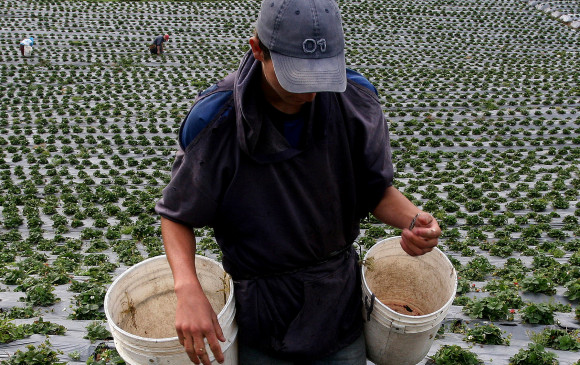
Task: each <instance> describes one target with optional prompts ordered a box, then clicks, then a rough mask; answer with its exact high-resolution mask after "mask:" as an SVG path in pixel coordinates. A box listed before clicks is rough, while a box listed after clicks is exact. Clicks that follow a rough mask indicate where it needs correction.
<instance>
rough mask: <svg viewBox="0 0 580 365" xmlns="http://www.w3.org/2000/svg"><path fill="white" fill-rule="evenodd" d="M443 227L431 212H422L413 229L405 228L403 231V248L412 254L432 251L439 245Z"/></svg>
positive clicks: (416, 254)
mask: <svg viewBox="0 0 580 365" xmlns="http://www.w3.org/2000/svg"><path fill="white" fill-rule="evenodd" d="M439 236H441V228H439V223H437V220H436V219H435V218H434V217H433V216H432V215H431V214H429V213H425V212H422V213H420V214H419V216H418V217H417V219H416V220H415V226H414V227H413V230H409V229H408V228H405V229H404V230H403V232H402V233H401V248H402V249H403V250H404V251H405V252H406V253H408V254H409V255H411V256H419V255H423V254H426V253H427V252H431V251H432V250H433V247H435V246H437V243H438V241H439Z"/></svg>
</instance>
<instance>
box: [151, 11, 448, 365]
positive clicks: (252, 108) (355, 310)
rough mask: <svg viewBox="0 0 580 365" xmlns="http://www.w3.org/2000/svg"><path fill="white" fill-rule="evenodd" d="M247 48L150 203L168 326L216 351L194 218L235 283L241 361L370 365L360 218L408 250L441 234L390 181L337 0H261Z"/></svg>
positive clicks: (369, 89) (199, 352) (200, 347)
mask: <svg viewBox="0 0 580 365" xmlns="http://www.w3.org/2000/svg"><path fill="white" fill-rule="evenodd" d="M249 45H250V49H249V50H248V52H247V53H246V54H245V55H244V57H243V59H242V60H241V62H240V66H239V68H238V70H237V71H236V72H234V73H232V74H230V75H229V76H227V77H225V78H224V79H223V80H221V81H219V82H218V83H217V84H215V85H213V86H212V87H210V88H209V89H207V90H206V91H204V92H202V93H200V95H199V96H198V98H197V100H196V102H195V103H194V105H193V107H192V109H191V110H190V112H189V113H188V115H187V117H186V118H185V120H184V121H183V124H182V126H181V129H180V133H179V137H178V138H179V145H180V149H179V150H178V152H177V155H176V159H175V162H174V165H173V169H172V178H171V181H170V182H169V184H168V186H167V187H166V188H165V189H164V190H163V195H162V198H161V199H160V200H159V201H158V202H157V204H156V207H155V209H156V211H157V213H158V214H160V215H161V230H162V235H163V240H164V245H165V252H166V254H167V257H168V260H169V264H170V266H171V269H172V272H173V277H174V281H175V293H176V295H177V312H176V319H175V323H176V324H175V326H176V332H177V336H178V338H179V341H180V343H181V344H182V345H183V346H184V348H185V351H186V352H187V354H188V355H189V358H190V359H191V360H192V361H193V362H194V363H196V364H199V363H200V362H201V363H203V364H209V363H210V360H209V354H208V351H206V349H205V342H204V341H207V343H208V344H209V347H210V349H211V351H212V352H213V355H214V356H215V359H216V360H217V361H219V362H222V361H224V354H223V353H222V351H221V349H220V345H219V343H220V341H222V342H223V341H225V340H226V339H225V338H224V335H223V332H222V329H221V328H220V325H219V323H218V319H217V316H216V314H215V313H214V311H213V310H212V307H211V306H210V303H209V301H208V299H207V298H206V296H205V295H204V293H203V291H202V288H201V285H200V283H199V280H198V278H197V276H196V270H195V260H194V256H195V252H196V238H195V235H194V231H193V228H195V227H206V226H209V227H212V228H213V229H214V233H215V238H216V240H217V243H218V244H219V246H220V249H221V251H222V253H223V260H222V263H223V265H224V268H225V270H226V271H227V272H228V273H229V274H230V275H231V276H232V278H233V280H234V293H235V300H236V321H237V325H238V337H237V338H238V342H239V353H238V356H239V362H240V364H244V365H247V364H266V363H267V364H292V363H305V362H308V363H311V364H322V363H324V364H349V365H353V364H366V354H365V340H364V335H363V333H362V327H363V319H362V315H361V313H362V299H361V296H362V295H361V293H362V289H361V277H360V268H359V264H358V257H357V254H356V252H355V250H354V248H353V245H352V244H353V242H354V240H355V239H356V238H357V236H358V235H359V223H360V220H361V218H364V217H366V216H367V215H368V213H369V212H372V213H373V214H374V215H375V217H377V218H378V219H380V220H381V221H382V222H385V223H387V224H389V225H392V226H395V227H399V228H401V229H403V230H402V240H401V246H402V248H403V249H404V250H405V251H406V252H407V253H408V254H409V255H413V256H415V255H422V254H424V253H427V252H429V251H431V250H432V249H433V247H435V246H436V245H437V243H438V237H439V235H440V234H441V230H440V228H439V225H438V223H437V221H436V220H435V219H434V218H433V217H432V216H431V215H430V214H428V213H425V212H422V211H421V210H420V209H419V208H417V207H416V206H415V205H413V204H412V203H411V202H410V201H409V200H408V199H407V198H406V197H405V196H404V195H403V194H402V193H401V192H399V191H398V190H397V189H396V188H395V186H393V166H392V163H391V152H390V144H389V134H388V129H387V124H386V122H385V118H384V115H383V112H382V109H381V104H380V101H379V98H378V96H377V90H376V89H375V88H374V86H373V85H372V84H371V83H370V82H369V81H368V80H367V79H365V78H364V77H363V76H361V75H360V74H358V73H356V72H354V71H351V70H347V69H346V66H345V56H344V54H345V53H344V35H343V30H342V25H341V16H340V13H339V9H338V6H337V4H336V2H335V0H316V1H313V0H264V2H263V3H262V7H261V10H260V14H259V16H258V20H257V24H256V32H255V34H254V35H253V36H252V37H251V38H250V39H249ZM412 222H413V223H412ZM410 228H412V229H410ZM226 355H227V353H226Z"/></svg>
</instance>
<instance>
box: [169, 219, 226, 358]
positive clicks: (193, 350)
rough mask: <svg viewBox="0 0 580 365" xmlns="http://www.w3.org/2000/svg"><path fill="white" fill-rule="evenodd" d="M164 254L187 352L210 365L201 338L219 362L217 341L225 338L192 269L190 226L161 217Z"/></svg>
mask: <svg viewBox="0 0 580 365" xmlns="http://www.w3.org/2000/svg"><path fill="white" fill-rule="evenodd" d="M161 233H162V235H163V244H164V246H165V253H166V255H167V259H168V261H169V265H170V266H171V271H172V273H173V279H174V282H175V286H174V287H175V294H176V295H177V311H176V314H175V329H176V330H177V337H178V338H179V342H180V343H181V345H182V346H183V347H185V351H186V352H187V355H188V356H189V358H190V359H191V361H193V362H194V363H195V364H199V363H200V362H201V363H203V364H204V365H209V364H210V361H209V355H208V354H207V352H206V351H205V342H204V338H205V339H206V340H207V342H208V343H209V346H210V348H211V351H212V352H213V354H214V357H215V359H216V360H217V361H218V362H220V363H221V362H223V361H224V355H223V353H222V351H221V347H220V344H219V342H218V340H220V341H222V342H224V341H225V340H226V339H225V337H224V335H223V333H222V329H221V327H220V325H219V323H218V319H217V315H216V314H215V312H214V310H213V309H212V307H211V305H210V303H209V301H208V299H207V297H206V296H205V294H204V293H203V289H202V287H201V284H200V283H199V280H198V278H197V274H196V271H195V245H196V244H195V235H194V233H193V230H192V229H191V228H190V227H187V226H185V225H182V224H179V223H176V222H173V221H171V220H169V219H166V218H163V217H162V218H161Z"/></svg>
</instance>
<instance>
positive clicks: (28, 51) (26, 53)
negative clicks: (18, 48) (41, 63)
mask: <svg viewBox="0 0 580 365" xmlns="http://www.w3.org/2000/svg"><path fill="white" fill-rule="evenodd" d="M31 54H32V47H31V46H24V56H25V57H29V56H30V55H31Z"/></svg>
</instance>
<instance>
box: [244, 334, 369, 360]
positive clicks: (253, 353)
mask: <svg viewBox="0 0 580 365" xmlns="http://www.w3.org/2000/svg"><path fill="white" fill-rule="evenodd" d="M238 346H239V352H238V356H239V362H240V364H244V365H297V363H296V362H293V361H287V360H280V359H277V358H275V357H272V356H269V355H268V354H266V353H264V352H262V351H260V350H258V349H256V348H253V347H248V346H245V345H243V344H241V343H240V344H239V345H238ZM366 363H367V355H366V343H365V336H364V334H362V335H360V337H359V338H358V339H356V340H355V341H354V342H353V343H352V344H350V345H348V346H347V347H345V348H343V349H341V350H338V351H337V352H335V353H334V354H331V355H328V356H326V357H324V358H322V359H318V360H313V361H308V362H302V361H301V362H300V365H365V364H366Z"/></svg>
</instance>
